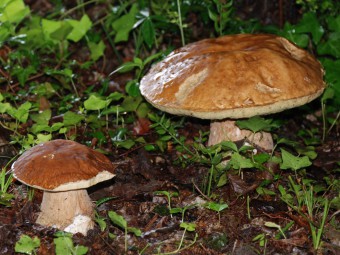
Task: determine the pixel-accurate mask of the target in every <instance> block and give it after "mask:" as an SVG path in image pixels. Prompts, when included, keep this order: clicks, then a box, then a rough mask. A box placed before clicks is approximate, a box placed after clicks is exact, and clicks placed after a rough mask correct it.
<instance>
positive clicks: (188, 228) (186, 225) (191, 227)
mask: <svg viewBox="0 0 340 255" xmlns="http://www.w3.org/2000/svg"><path fill="white" fill-rule="evenodd" d="M180 227H181V228H184V231H183V234H182V237H181V240H180V243H179V245H178V248H177V249H176V250H174V251H171V252H165V253H161V254H163V255H167V254H178V253H180V252H181V251H183V250H185V249H188V248H189V247H190V246H192V245H194V244H195V243H196V240H197V237H198V234H197V233H195V236H194V240H193V241H192V242H191V243H190V244H188V245H186V246H184V247H182V245H183V242H184V237H185V234H186V232H187V231H188V232H193V231H195V229H196V224H195V223H192V222H182V223H181V224H180Z"/></svg>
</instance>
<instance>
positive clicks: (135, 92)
mask: <svg viewBox="0 0 340 255" xmlns="http://www.w3.org/2000/svg"><path fill="white" fill-rule="evenodd" d="M138 85H139V84H138V82H137V81H136V80H131V81H129V82H128V83H127V84H126V86H125V90H126V92H127V93H128V95H129V96H132V97H138V96H140V90H139V86H138Z"/></svg>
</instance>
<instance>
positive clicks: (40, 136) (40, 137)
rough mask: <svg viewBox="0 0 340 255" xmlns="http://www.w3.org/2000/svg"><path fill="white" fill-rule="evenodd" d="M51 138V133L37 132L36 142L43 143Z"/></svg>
mask: <svg viewBox="0 0 340 255" xmlns="http://www.w3.org/2000/svg"><path fill="white" fill-rule="evenodd" d="M51 139H52V135H51V134H47V135H44V134H37V143H44V142H48V141H50V140H51Z"/></svg>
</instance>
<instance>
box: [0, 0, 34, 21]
mask: <svg viewBox="0 0 340 255" xmlns="http://www.w3.org/2000/svg"><path fill="white" fill-rule="evenodd" d="M2 1H4V2H3V3H1V4H0V8H3V10H1V9H0V11H2V13H0V22H1V23H4V22H6V21H8V22H10V23H20V21H22V20H23V19H24V18H25V17H26V16H27V15H28V14H29V13H30V9H29V8H28V7H27V6H25V3H24V1H23V0H12V1H6V0H2Z"/></svg>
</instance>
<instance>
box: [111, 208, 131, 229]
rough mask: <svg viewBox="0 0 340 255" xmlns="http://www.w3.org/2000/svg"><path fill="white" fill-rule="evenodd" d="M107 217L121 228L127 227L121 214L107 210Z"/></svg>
mask: <svg viewBox="0 0 340 255" xmlns="http://www.w3.org/2000/svg"><path fill="white" fill-rule="evenodd" d="M108 215H109V218H110V220H111V221H112V223H113V224H115V225H117V226H118V227H120V228H122V229H126V228H127V222H126V220H125V219H124V217H123V216H121V215H119V214H117V213H116V212H114V211H109V212H108Z"/></svg>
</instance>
